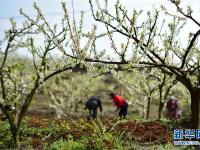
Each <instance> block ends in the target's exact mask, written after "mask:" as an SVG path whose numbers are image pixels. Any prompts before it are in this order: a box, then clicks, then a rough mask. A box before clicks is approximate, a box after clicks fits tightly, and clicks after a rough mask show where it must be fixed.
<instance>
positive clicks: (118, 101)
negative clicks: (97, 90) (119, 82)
mask: <svg viewBox="0 0 200 150" xmlns="http://www.w3.org/2000/svg"><path fill="white" fill-rule="evenodd" d="M110 97H111V98H112V99H113V102H114V103H115V105H116V107H117V109H116V112H117V111H119V117H120V119H125V118H126V115H127V111H128V103H127V101H126V99H124V98H123V97H121V96H119V95H117V94H115V93H110Z"/></svg>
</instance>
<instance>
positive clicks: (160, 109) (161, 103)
mask: <svg viewBox="0 0 200 150" xmlns="http://www.w3.org/2000/svg"><path fill="white" fill-rule="evenodd" d="M164 104H165V103H163V102H161V100H160V103H159V109H158V120H160V119H161V117H162V112H163V107H164Z"/></svg>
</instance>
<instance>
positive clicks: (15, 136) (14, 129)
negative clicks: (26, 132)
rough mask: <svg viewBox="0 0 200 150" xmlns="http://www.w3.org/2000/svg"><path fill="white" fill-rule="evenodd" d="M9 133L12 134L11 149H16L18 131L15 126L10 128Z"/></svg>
mask: <svg viewBox="0 0 200 150" xmlns="http://www.w3.org/2000/svg"><path fill="white" fill-rule="evenodd" d="M10 131H11V133H12V147H13V148H18V146H19V132H18V131H19V130H18V129H17V127H16V126H11V127H10Z"/></svg>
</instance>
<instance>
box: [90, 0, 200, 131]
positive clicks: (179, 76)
mask: <svg viewBox="0 0 200 150" xmlns="http://www.w3.org/2000/svg"><path fill="white" fill-rule="evenodd" d="M170 2H171V3H172V4H173V5H174V6H175V7H176V8H177V13H178V15H176V14H170V13H168V12H167V11H166V13H165V16H166V17H168V18H171V19H169V20H170V21H169V22H165V21H164V20H163V17H161V16H160V14H161V13H162V11H161V10H154V11H152V12H150V11H148V12H147V14H146V16H145V17H142V18H144V19H139V18H140V16H141V13H142V12H141V11H136V10H134V11H133V12H132V13H129V12H128V11H127V9H126V8H124V7H123V6H122V5H121V4H120V2H119V1H118V2H117V3H116V5H115V9H116V12H115V13H114V14H113V13H111V12H110V11H109V10H108V9H106V5H105V7H104V8H102V7H100V6H99V5H97V7H96V5H95V6H94V3H93V1H92V0H90V5H91V8H92V13H93V17H94V19H95V20H96V21H99V22H101V23H103V24H105V26H106V28H109V29H110V30H111V29H112V30H114V31H115V32H118V33H120V34H121V35H123V36H125V37H127V38H130V39H132V40H134V41H133V45H134V48H133V51H136V50H139V51H140V55H142V56H144V57H143V58H142V59H140V61H139V64H141V65H145V66H147V67H148V66H151V67H156V68H159V69H160V70H161V71H162V72H164V73H166V74H168V75H169V76H171V77H172V76H174V77H175V78H176V80H178V81H179V82H181V83H182V84H183V85H184V86H185V87H186V88H187V89H188V91H189V92H190V95H191V111H192V122H193V128H198V127H199V125H200V122H199V99H200V90H199V83H200V82H199V81H200V79H199V48H198V36H199V33H200V31H199V30H198V29H197V30H196V32H195V33H189V37H185V39H187V45H186V46H185V45H183V44H182V43H181V42H180V35H181V34H180V33H181V32H184V31H183V27H184V25H185V23H186V20H191V21H192V22H193V23H194V24H196V25H197V26H198V28H199V22H198V20H197V19H196V18H194V17H193V14H192V13H193V12H192V9H191V7H188V9H187V10H186V11H185V10H184V9H183V8H181V6H180V1H176V0H170ZM105 4H106V3H105ZM95 8H97V9H96V10H95ZM164 10H166V9H164ZM160 22H161V23H160ZM130 62H131V60H126V63H130Z"/></svg>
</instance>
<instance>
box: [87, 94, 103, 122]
mask: <svg viewBox="0 0 200 150" xmlns="http://www.w3.org/2000/svg"><path fill="white" fill-rule="evenodd" d="M98 107H99V110H100V112H101V115H102V105H101V98H100V96H92V97H90V98H89V99H88V100H87V101H86V103H85V109H88V110H89V116H88V119H90V117H92V118H93V119H95V118H96V117H97V109H98Z"/></svg>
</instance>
